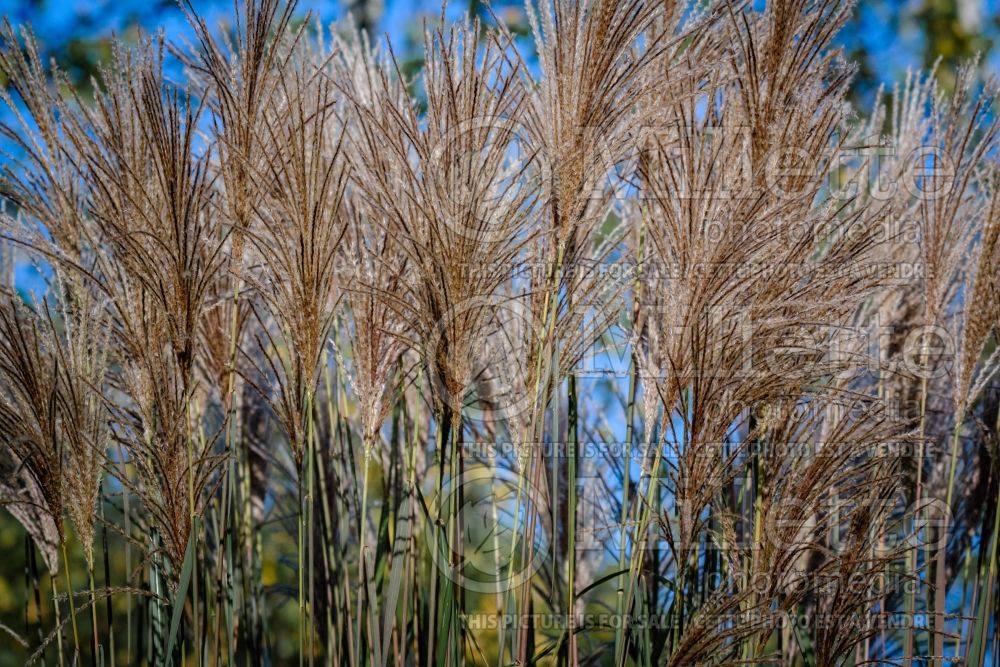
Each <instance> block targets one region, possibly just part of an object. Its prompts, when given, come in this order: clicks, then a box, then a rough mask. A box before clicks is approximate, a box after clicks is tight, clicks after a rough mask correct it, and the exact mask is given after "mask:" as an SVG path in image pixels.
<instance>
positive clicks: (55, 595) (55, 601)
mask: <svg viewBox="0 0 1000 667" xmlns="http://www.w3.org/2000/svg"><path fill="white" fill-rule="evenodd" d="M49 579H50V581H51V583H52V606H53V609H54V610H55V615H56V651H57V654H58V656H59V667H63V665H64V664H65V658H64V657H63V631H62V618H61V616H62V615H61V613H60V612H59V586H58V584H59V581H58V579H57V577H56V575H53V574H50V576H49ZM39 617H41V614H39Z"/></svg>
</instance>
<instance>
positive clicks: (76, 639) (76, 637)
mask: <svg viewBox="0 0 1000 667" xmlns="http://www.w3.org/2000/svg"><path fill="white" fill-rule="evenodd" d="M62 553H63V565H64V567H65V570H66V595H67V596H69V613H70V620H71V621H73V647H74V648H75V649H76V660H77V661H79V660H80V632H79V630H78V629H77V627H76V604H74V602H73V582H72V580H71V579H70V575H69V567H70V566H69V554H68V553H67V551H66V540H65V539H63V541H62Z"/></svg>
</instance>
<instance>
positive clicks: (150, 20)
mask: <svg viewBox="0 0 1000 667" xmlns="http://www.w3.org/2000/svg"><path fill="white" fill-rule="evenodd" d="M755 1H757V2H760V1H762V0H755ZM191 3H192V6H193V7H194V8H195V9H196V10H197V11H198V13H199V14H201V15H202V16H204V17H205V18H206V19H207V20H208V21H209V23H210V24H220V30H224V29H225V27H224V25H225V22H226V20H227V19H228V17H229V16H230V15H231V14H232V12H233V2H232V0H191ZM298 10H299V14H300V16H301V18H302V20H306V18H307V16H309V15H311V16H312V18H313V20H317V19H318V20H319V21H320V22H322V23H323V24H327V23H329V22H332V21H334V20H337V19H342V18H344V17H345V16H347V15H352V16H353V17H354V20H355V21H356V22H357V23H358V24H359V25H361V26H363V27H365V28H367V29H368V30H369V31H370V32H371V33H372V34H373V35H374V36H376V37H377V38H378V39H382V40H384V39H389V40H391V42H392V45H393V49H394V51H395V53H396V54H397V56H398V57H399V58H400V60H401V62H402V63H403V66H404V69H406V70H408V71H416V70H418V69H419V68H420V67H421V65H422V63H421V61H420V58H419V55H418V54H419V48H418V45H419V42H420V39H421V34H422V25H423V22H424V20H434V19H435V18H436V17H437V16H438V15H439V14H440V12H441V11H442V5H441V2H440V0H436V1H433V2H431V1H426V2H424V1H419V0H351V1H350V2H338V1H335V0H329V1H326V2H323V1H319V0H302V1H300V2H299V4H298ZM492 10H493V12H495V13H496V14H497V15H498V16H501V17H502V18H503V20H504V21H505V22H506V23H507V24H508V25H509V26H511V27H512V28H513V29H514V31H515V32H518V33H520V34H522V35H525V39H524V48H525V50H526V52H527V53H530V51H531V48H532V47H531V40H530V39H528V38H527V25H526V21H525V15H524V10H523V6H522V4H521V3H520V2H509V1H507V0H496V1H495V2H494V3H493V5H492ZM444 11H446V12H447V14H448V16H449V17H450V18H456V17H458V16H460V15H461V14H462V13H464V12H471V13H473V14H476V15H480V16H483V17H488V16H489V10H488V9H487V7H486V5H485V4H484V3H481V2H478V1H477V0H471V1H462V2H448V3H447V4H446V5H445V7H444ZM0 14H2V15H4V16H6V17H7V18H8V19H9V20H10V21H11V23H13V24H15V25H17V24H23V23H29V24H31V26H32V28H33V29H34V31H35V32H36V34H37V36H38V38H39V41H40V44H41V46H42V48H43V50H44V51H45V53H46V55H47V56H48V57H50V58H51V59H53V60H54V61H55V62H56V63H57V64H58V65H59V66H61V67H62V68H63V69H64V70H66V71H67V72H69V73H70V75H71V77H72V78H73V79H74V80H75V82H76V84H77V86H78V88H79V89H81V90H84V91H86V90H88V89H89V86H90V80H91V77H92V76H94V75H95V74H96V73H97V71H98V68H99V67H100V64H101V62H102V61H103V60H105V59H107V58H108V57H109V56H110V53H111V49H110V40H111V39H112V37H113V36H118V37H119V38H121V39H123V40H125V41H126V42H129V41H134V40H135V39H136V38H137V36H138V35H139V34H140V32H141V31H156V30H159V29H162V30H163V31H164V32H165V34H166V36H167V38H168V39H171V40H176V41H183V40H185V39H186V38H188V37H189V36H190V35H191V32H190V30H189V28H188V26H187V24H186V21H185V18H184V13H183V11H182V10H181V8H180V6H179V5H178V4H177V2H176V1H175V0H21V1H18V0H0ZM839 40H840V44H841V46H842V47H843V49H844V51H845V53H846V55H847V57H848V58H849V59H850V60H852V61H854V62H856V63H857V64H858V74H857V77H856V80H855V83H854V89H853V98H854V100H853V101H854V103H855V104H856V106H857V108H858V112H859V113H860V114H862V115H863V114H864V113H865V109H867V108H869V107H870V106H871V104H872V101H873V99H874V97H875V95H876V94H877V91H878V89H879V87H880V86H885V88H886V90H887V91H890V94H891V89H892V86H893V84H894V82H898V81H901V80H902V79H903V78H905V76H906V73H907V71H908V69H915V68H928V67H931V66H932V65H934V63H935V62H937V61H938V60H939V59H940V64H939V68H938V76H939V78H940V80H941V83H942V84H943V85H944V86H945V87H946V88H947V87H949V86H950V85H951V83H952V82H953V80H954V73H955V71H956V68H957V67H958V66H959V65H960V64H961V63H962V62H964V61H967V60H968V59H970V58H973V57H976V56H977V54H978V55H979V58H980V60H979V67H980V68H981V69H982V71H983V74H984V75H991V74H993V73H996V72H997V71H1000V0H957V1H956V0H909V1H906V2H895V1H893V0H862V1H861V2H860V3H859V4H858V6H857V7H856V8H855V12H854V18H853V20H852V22H851V23H850V25H849V26H848V27H847V28H846V29H845V30H844V32H843V33H842V34H841V35H840V38H839ZM0 85H4V86H5V85H6V82H4V81H2V80H0ZM3 119H4V114H2V113H0V120H3ZM21 271H23V273H22V272H19V276H18V282H19V286H21V285H24V286H30V284H31V282H32V280H33V276H32V275H31V274H30V272H31V271H32V269H31V268H30V267H27V266H25V267H22V269H21ZM34 279H37V276H36V277H34ZM107 509H108V511H109V512H110V511H114V510H113V508H112V505H110V504H109V505H108V506H107ZM288 535H289V531H286V530H282V529H281V528H280V526H275V530H273V532H271V533H270V539H265V540H264V556H265V565H264V567H263V572H262V577H263V583H264V585H265V587H266V588H267V590H268V598H269V599H268V604H269V611H270V619H269V623H270V628H269V632H270V634H271V636H272V637H273V638H274V641H275V642H276V645H275V646H274V647H273V648H274V657H275V659H276V661H278V662H280V661H281V658H282V656H283V655H291V653H292V651H293V650H294V649H295V646H294V643H295V638H294V637H295V635H294V633H293V632H291V631H290V629H291V628H293V627H294V625H295V624H296V622H297V608H296V603H295V593H294V581H295V579H294V576H295V575H294V565H295V563H294V553H295V545H294V544H292V543H291V542H290V540H289V537H288ZM107 539H108V540H109V547H110V552H111V553H112V554H116V556H115V557H113V558H112V559H111V567H112V569H113V570H116V571H117V572H116V573H115V574H114V575H113V577H112V578H113V579H117V580H120V578H121V573H124V568H125V563H124V558H123V556H122V551H123V549H121V548H120V547H121V541H120V539H118V538H117V536H116V535H115V534H113V533H111V534H109V535H108V537H107ZM116 546H117V547H119V548H116ZM26 553H28V551H27V550H26V537H25V534H24V531H23V529H22V528H21V526H20V525H19V524H18V523H17V522H15V521H14V520H13V519H12V518H11V517H10V516H9V515H8V514H7V513H6V512H5V511H3V510H2V509H0V623H2V624H4V625H6V626H8V627H10V628H12V629H14V630H15V631H16V632H23V631H24V629H25V628H26V627H31V628H35V627H37V625H36V624H35V622H34V620H33V619H28V618H25V617H24V614H25V609H26V608H27V605H25V595H26V594H29V592H30V591H31V590H32V585H31V581H30V577H31V572H32V568H31V567H30V563H28V562H27V559H26ZM76 553H77V556H78V557H79V558H80V559H81V563H80V566H79V567H76V566H74V567H73V568H72V571H75V572H82V571H84V568H83V567H82V556H79V551H78V550H76ZM287 559H291V560H290V561H289V560H287ZM39 569H41V567H40V565H39ZM75 585H76V587H77V588H78V589H82V588H83V587H84V586H85V585H86V582H84V581H79V582H75ZM85 628H86V624H84V627H83V628H81V629H83V630H84V631H85ZM286 629H288V630H289V631H287V632H286V631H284V630H286ZM283 638H287V639H286V640H283ZM81 639H82V637H81ZM282 641H287V644H288V645H287V646H283V645H282ZM24 655H25V653H24V650H23V649H22V648H21V647H19V646H16V645H15V644H14V643H13V640H12V639H10V638H9V637H8V636H6V635H5V634H3V633H2V632H0V666H2V667H5V666H7V665H11V666H12V667H13V666H16V665H21V664H23V660H24Z"/></svg>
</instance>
